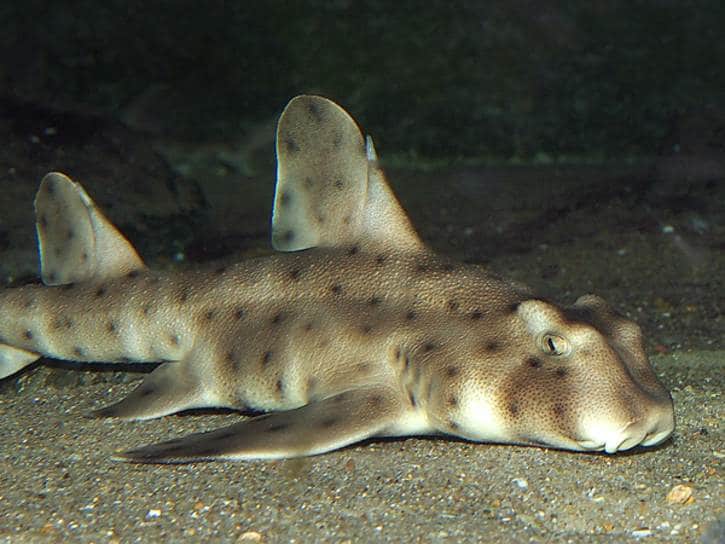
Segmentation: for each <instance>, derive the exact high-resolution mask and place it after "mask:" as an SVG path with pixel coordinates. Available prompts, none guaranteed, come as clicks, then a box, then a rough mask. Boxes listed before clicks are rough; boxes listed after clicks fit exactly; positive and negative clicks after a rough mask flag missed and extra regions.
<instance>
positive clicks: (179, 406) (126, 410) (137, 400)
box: [91, 361, 211, 419]
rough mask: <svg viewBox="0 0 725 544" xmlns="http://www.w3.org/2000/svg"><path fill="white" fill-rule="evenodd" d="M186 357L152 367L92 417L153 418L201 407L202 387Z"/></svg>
mask: <svg viewBox="0 0 725 544" xmlns="http://www.w3.org/2000/svg"><path fill="white" fill-rule="evenodd" d="M191 366H192V365H191V364H190V363H189V361H178V362H170V363H164V364H162V365H161V366H159V367H157V368H156V369H154V371H153V372H151V374H149V375H148V376H147V377H146V378H145V379H144V381H143V382H142V383H141V385H139V386H138V387H137V388H136V389H134V390H133V392H131V394H129V395H128V396H127V397H126V398H125V399H123V400H120V401H119V402H117V403H115V404H111V405H110V406H106V407H105V408H101V409H100V410H96V411H94V412H93V413H92V414H91V415H92V416H94V417H118V418H122V419H152V418H156V417H161V416H166V415H169V414H174V413H176V412H180V411H182V410H189V409H191V408H202V407H205V406H208V405H209V404H211V403H208V402H205V398H204V395H203V388H202V387H201V384H200V383H199V381H198V379H195V377H194V376H193V375H192V374H191V372H190V368H191Z"/></svg>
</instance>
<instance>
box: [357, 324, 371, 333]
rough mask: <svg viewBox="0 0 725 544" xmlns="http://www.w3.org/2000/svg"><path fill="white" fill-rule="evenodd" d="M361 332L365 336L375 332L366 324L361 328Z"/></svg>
mask: <svg viewBox="0 0 725 544" xmlns="http://www.w3.org/2000/svg"><path fill="white" fill-rule="evenodd" d="M360 330H361V331H362V333H363V334H370V333H371V332H372V330H373V327H372V325H367V324H365V325H363V326H362V327H360Z"/></svg>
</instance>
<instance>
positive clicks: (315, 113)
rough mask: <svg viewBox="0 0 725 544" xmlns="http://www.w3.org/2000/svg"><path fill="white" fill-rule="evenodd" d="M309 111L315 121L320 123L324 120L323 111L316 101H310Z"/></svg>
mask: <svg viewBox="0 0 725 544" xmlns="http://www.w3.org/2000/svg"><path fill="white" fill-rule="evenodd" d="M307 111H308V112H309V114H310V117H312V118H313V119H314V120H315V121H317V122H318V123H321V122H322V112H321V111H320V108H318V107H317V104H315V103H314V102H308V103H307Z"/></svg>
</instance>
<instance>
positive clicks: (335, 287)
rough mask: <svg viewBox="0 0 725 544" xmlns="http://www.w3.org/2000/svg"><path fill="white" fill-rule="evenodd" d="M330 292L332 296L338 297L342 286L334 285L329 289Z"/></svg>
mask: <svg viewBox="0 0 725 544" xmlns="http://www.w3.org/2000/svg"><path fill="white" fill-rule="evenodd" d="M330 291H332V294H333V295H339V294H340V293H342V286H341V285H340V284H338V283H336V284H335V285H333V286H332V287H330Z"/></svg>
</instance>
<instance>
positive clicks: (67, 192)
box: [35, 172, 144, 285]
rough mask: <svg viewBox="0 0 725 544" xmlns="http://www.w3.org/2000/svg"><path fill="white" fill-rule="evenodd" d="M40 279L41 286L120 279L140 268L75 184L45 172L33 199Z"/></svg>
mask: <svg viewBox="0 0 725 544" xmlns="http://www.w3.org/2000/svg"><path fill="white" fill-rule="evenodd" d="M35 217H36V229H37V232H38V246H39V252H40V274H41V278H42V280H43V283H45V284H46V285H62V284H67V283H75V282H81V281H90V280H92V279H102V278H110V277H116V276H122V275H123V274H127V273H129V272H131V271H133V270H138V269H141V268H144V264H143V261H142V260H141V258H140V257H139V256H138V253H136V250H135V249H134V248H133V246H131V244H130V243H129V242H128V240H126V238H124V237H123V235H122V234H121V233H120V232H118V230H117V229H116V227H114V226H113V225H112V224H111V222H110V221H109V220H108V219H106V217H105V216H104V215H103V214H102V213H101V211H100V210H99V209H98V208H97V207H96V205H95V203H94V202H93V201H92V200H91V198H90V197H89V196H88V195H87V194H86V192H85V191H84V190H83V187H81V186H80V185H79V184H78V183H75V182H73V181H72V180H71V179H70V178H68V177H67V176H65V175H64V174H60V173H58V172H51V173H50V174H47V175H46V176H45V177H44V178H43V181H41V182H40V188H39V189H38V194H37V196H36V197H35Z"/></svg>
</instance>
